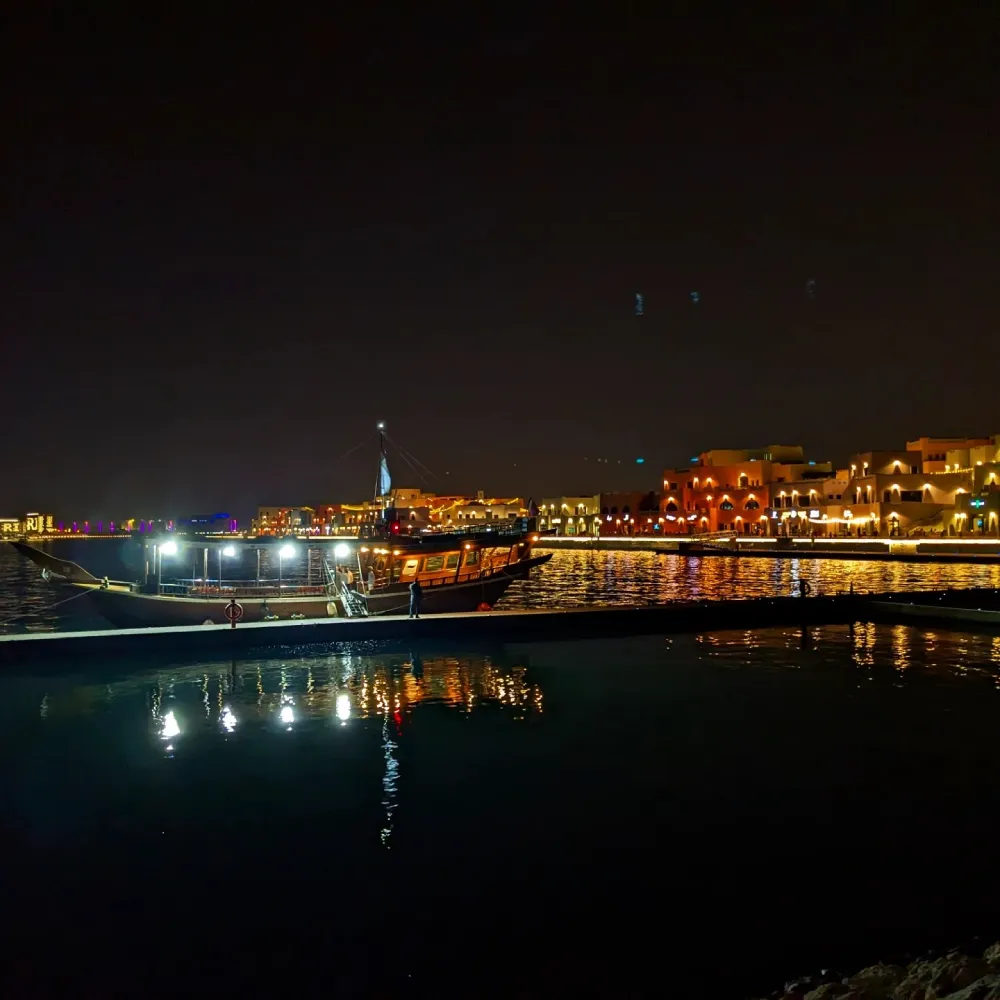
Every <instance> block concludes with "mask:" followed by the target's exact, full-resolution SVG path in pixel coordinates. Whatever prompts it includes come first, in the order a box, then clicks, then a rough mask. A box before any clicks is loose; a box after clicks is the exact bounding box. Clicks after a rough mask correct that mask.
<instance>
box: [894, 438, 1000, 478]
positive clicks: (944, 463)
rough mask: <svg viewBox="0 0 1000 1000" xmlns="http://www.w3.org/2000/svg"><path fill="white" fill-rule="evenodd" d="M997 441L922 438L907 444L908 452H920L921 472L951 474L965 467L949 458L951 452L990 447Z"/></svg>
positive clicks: (987, 439) (988, 439)
mask: <svg viewBox="0 0 1000 1000" xmlns="http://www.w3.org/2000/svg"><path fill="white" fill-rule="evenodd" d="M994 440H995V439H990V438H986V437H983V438H932V437H922V438H917V439H916V440H915V441H907V442H906V450H907V451H910V452H913V451H916V452H920V471H921V472H951V471H953V470H954V469H956V468H964V465H960V464H958V463H956V460H955V458H954V457H949V454H948V453H949V452H955V451H957V452H960V453H961V452H965V453H968V452H969V450H970V449H974V448H979V447H984V446H988V445H990V444H991V443H993V442H994ZM967 460H968V454H966V461H967Z"/></svg>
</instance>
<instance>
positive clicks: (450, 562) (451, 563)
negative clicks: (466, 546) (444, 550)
mask: <svg viewBox="0 0 1000 1000" xmlns="http://www.w3.org/2000/svg"><path fill="white" fill-rule="evenodd" d="M458 558H459V557H458V553H457V552H452V554H451V555H450V556H448V557H447V559H445V562H444V568H445V569H458Z"/></svg>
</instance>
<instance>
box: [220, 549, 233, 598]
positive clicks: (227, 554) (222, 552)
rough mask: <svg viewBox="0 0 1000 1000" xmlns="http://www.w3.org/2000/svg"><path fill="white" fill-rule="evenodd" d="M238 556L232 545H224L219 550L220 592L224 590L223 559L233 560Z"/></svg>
mask: <svg viewBox="0 0 1000 1000" xmlns="http://www.w3.org/2000/svg"><path fill="white" fill-rule="evenodd" d="M234 555H236V549H235V548H234V547H233V546H232V545H223V546H220V548H219V590H220V591H221V590H222V557H223V556H225V557H226V558H227V559H232V557H233V556H234Z"/></svg>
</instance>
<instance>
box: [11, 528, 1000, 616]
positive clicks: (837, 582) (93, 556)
mask: <svg viewBox="0 0 1000 1000" xmlns="http://www.w3.org/2000/svg"><path fill="white" fill-rule="evenodd" d="M79 544H80V546H82V548H81V551H80V552H78V553H76V554H75V558H77V559H81V560H83V561H85V562H86V563H87V565H88V568H91V569H93V571H94V572H97V573H104V572H108V573H109V574H110V575H112V576H113V577H114V576H118V577H121V576H122V575H123V573H124V570H123V569H122V568H121V567H120V566H115V565H111V566H107V568H105V566H103V565H100V564H101V563H102V562H104V563H109V562H115V560H112V559H111V558H110V556H111V545H110V544H108V543H104V542H84V543H79ZM87 546H89V548H87ZM67 557H68V558H74V555H69V556H67ZM799 579H804V580H808V581H809V582H810V583H811V584H812V588H813V593H819V594H823V593H834V592H837V591H845V590H847V589H848V587H849V585H850V584H851V582H853V583H854V586H855V588H856V589H858V590H873V591H891V590H922V589H926V590H938V589H943V588H946V587H974V586H992V587H997V586H1000V565H994V566H981V565H980V566H976V565H955V564H940V565H924V564H911V563H885V562H871V561H867V562H866V561H857V562H849V561H846V560H840V559H830V560H825V559H803V560H798V559H740V558H737V557H728V556H712V557H709V558H707V559H691V558H684V557H681V556H676V555H667V556H660V555H655V554H653V553H651V552H585V551H564V550H561V551H557V552H556V553H555V554H554V555H553V557H552V561H551V562H549V563H548V564H547V565H546V566H543V567H541V568H540V569H538V570H535V571H533V573H532V576H531V579H530V580H526V581H523V582H521V581H518V582H515V583H514V584H513V585H512V586H511V588H510V590H509V591H508V592H507V594H506V595H505V596H504V598H503V600H502V601H501V602H500V604H498V607H500V608H510V609H515V608H546V607H549V608H565V607H579V606H583V605H602V604H636V603H640V604H641V603H643V602H644V601H647V600H648V601H668V600H673V599H678V598H685V599H697V598H707V599H713V600H718V599H723V598H744V597H765V596H774V595H786V594H790V593H792V591H793V589H794V588H796V587H797V581H798V580H799ZM58 599H59V597H58V596H57V595H56V594H55V593H54V592H53V591H52V590H51V588H49V587H48V586H47V585H46V584H45V583H44V582H43V581H42V579H41V577H40V576H39V573H38V570H37V569H36V568H35V567H34V566H33V565H31V564H30V563H28V562H26V561H25V560H23V559H21V557H20V556H18V555H17V553H16V552H15V551H14V550H13V549H11V548H10V547H9V546H7V545H2V544H0V631H14V630H23V629H25V628H28V629H35V630H51V629H70V628H100V627H104V623H103V622H102V621H101V620H100V619H96V618H90V617H88V616H87V615H86V614H85V613H84V612H83V611H82V606H81V604H80V603H79V602H77V604H76V605H74V604H73V603H72V602H71V603H69V604H64V605H62V606H60V607H58V608H53V607H52V605H53V604H54V603H55V602H56V601H57V600H58Z"/></svg>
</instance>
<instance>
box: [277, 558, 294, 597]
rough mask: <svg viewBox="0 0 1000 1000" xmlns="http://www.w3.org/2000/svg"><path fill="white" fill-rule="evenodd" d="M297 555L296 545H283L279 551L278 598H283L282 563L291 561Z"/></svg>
mask: <svg viewBox="0 0 1000 1000" xmlns="http://www.w3.org/2000/svg"><path fill="white" fill-rule="evenodd" d="M294 555H295V546H294V545H282V546H281V548H280V549H278V596H279V597H280V596H281V562H282V560H283V559H290V558H291V557H292V556H294Z"/></svg>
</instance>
